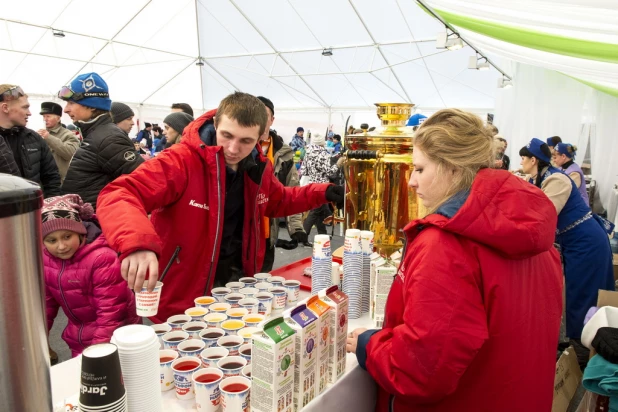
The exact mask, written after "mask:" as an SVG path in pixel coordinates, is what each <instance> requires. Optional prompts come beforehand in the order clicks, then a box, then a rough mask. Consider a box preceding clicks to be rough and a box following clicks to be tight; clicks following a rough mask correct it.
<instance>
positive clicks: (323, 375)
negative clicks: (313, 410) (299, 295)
mask: <svg viewBox="0 0 618 412" xmlns="http://www.w3.org/2000/svg"><path fill="white" fill-rule="evenodd" d="M307 307H308V308H309V309H310V310H311V311H312V312H313V313H314V314H315V315H316V316H317V317H318V358H319V359H318V377H319V379H320V380H319V382H320V383H319V386H318V394H320V393H322V391H324V389H326V385H328V363H329V359H330V348H329V345H330V324H331V319H332V317H333V311H332V310H331V308H330V306H328V305H327V304H326V303H325V302H324V301H323V300H321V299H320V298H319V296H318V295H314V296H311V297H310V298H309V300H308V301H307Z"/></svg>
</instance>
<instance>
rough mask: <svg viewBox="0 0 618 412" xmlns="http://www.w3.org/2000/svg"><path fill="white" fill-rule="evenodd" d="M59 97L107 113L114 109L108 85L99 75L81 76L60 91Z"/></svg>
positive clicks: (87, 74)
mask: <svg viewBox="0 0 618 412" xmlns="http://www.w3.org/2000/svg"><path fill="white" fill-rule="evenodd" d="M58 97H59V98H61V99H62V100H65V101H72V102H75V103H78V104H81V105H82V106H86V107H91V108H93V109H99V110H104V111H107V112H109V111H110V110H111V109H112V100H111V99H110V98H109V88H108V87H107V83H105V80H103V78H102V77H101V76H99V75H98V74H97V73H85V74H80V75H79V76H77V77H76V78H75V79H74V80H73V81H72V82H71V84H70V85H69V86H64V87H63V88H62V89H60V91H59V92H58Z"/></svg>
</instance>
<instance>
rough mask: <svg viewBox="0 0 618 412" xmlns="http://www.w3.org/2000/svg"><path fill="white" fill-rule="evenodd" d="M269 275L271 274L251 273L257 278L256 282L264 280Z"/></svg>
mask: <svg viewBox="0 0 618 412" xmlns="http://www.w3.org/2000/svg"><path fill="white" fill-rule="evenodd" d="M271 276H272V275H271V274H270V273H256V274H255V275H253V278H254V279H257V281H258V282H266V279H268V278H269V277H271Z"/></svg>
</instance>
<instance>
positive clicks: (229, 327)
mask: <svg viewBox="0 0 618 412" xmlns="http://www.w3.org/2000/svg"><path fill="white" fill-rule="evenodd" d="M244 327H245V322H243V321H242V320H237V319H228V320H226V321H225V322H222V323H221V329H223V330H224V331H225V333H226V334H227V335H236V334H237V333H238V331H239V330H241V329H242V328H244Z"/></svg>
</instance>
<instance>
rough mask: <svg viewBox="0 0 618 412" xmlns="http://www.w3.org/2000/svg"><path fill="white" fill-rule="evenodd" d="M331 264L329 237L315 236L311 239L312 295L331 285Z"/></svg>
mask: <svg viewBox="0 0 618 412" xmlns="http://www.w3.org/2000/svg"><path fill="white" fill-rule="evenodd" d="M331 263H332V255H331V251H330V237H329V236H328V235H315V237H314V238H313V257H312V259H311V294H312V295H315V294H317V293H318V292H319V291H321V290H322V289H326V288H328V287H330V286H331V285H332V283H331V281H332V279H331V273H332V265H331Z"/></svg>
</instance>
